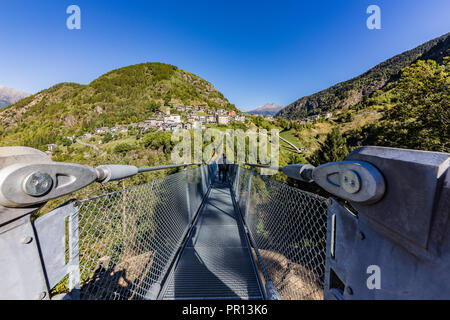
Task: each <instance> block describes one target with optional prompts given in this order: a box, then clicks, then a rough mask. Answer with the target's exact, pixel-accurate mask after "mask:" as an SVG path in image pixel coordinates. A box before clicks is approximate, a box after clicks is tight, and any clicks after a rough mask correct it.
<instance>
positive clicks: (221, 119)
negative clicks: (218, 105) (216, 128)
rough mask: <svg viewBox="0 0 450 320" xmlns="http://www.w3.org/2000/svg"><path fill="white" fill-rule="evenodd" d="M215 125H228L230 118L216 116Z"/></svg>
mask: <svg viewBox="0 0 450 320" xmlns="http://www.w3.org/2000/svg"><path fill="white" fill-rule="evenodd" d="M217 123H218V124H225V125H228V124H230V117H228V116H217Z"/></svg>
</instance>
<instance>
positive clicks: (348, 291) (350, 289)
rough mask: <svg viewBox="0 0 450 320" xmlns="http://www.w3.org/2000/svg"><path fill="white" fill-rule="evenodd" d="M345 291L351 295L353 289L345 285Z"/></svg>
mask: <svg viewBox="0 0 450 320" xmlns="http://www.w3.org/2000/svg"><path fill="white" fill-rule="evenodd" d="M347 293H348V294H349V295H353V289H352V288H351V287H347Z"/></svg>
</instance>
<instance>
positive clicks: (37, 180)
mask: <svg viewBox="0 0 450 320" xmlns="http://www.w3.org/2000/svg"><path fill="white" fill-rule="evenodd" d="M52 186H53V179H52V177H51V176H50V175H49V174H48V173H44V172H39V171H37V172H33V173H32V174H30V175H29V176H28V177H26V178H25V180H24V181H23V191H24V192H25V193H26V194H28V195H30V196H33V197H40V196H43V195H44V194H46V193H47V192H49V191H50V189H51V188H52Z"/></svg>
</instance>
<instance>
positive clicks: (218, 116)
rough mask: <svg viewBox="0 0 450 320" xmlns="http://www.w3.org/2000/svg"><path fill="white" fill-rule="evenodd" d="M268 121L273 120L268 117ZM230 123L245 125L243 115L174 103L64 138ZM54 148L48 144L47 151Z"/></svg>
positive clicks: (168, 130) (73, 138) (84, 137)
mask: <svg viewBox="0 0 450 320" xmlns="http://www.w3.org/2000/svg"><path fill="white" fill-rule="evenodd" d="M268 120H273V117H270V119H268ZM232 122H238V123H245V115H244V114H243V113H238V112H236V111H234V110H233V111H229V110H225V109H215V110H211V109H210V108H208V107H207V106H206V105H199V106H190V105H178V104H176V103H174V104H173V105H172V106H171V107H169V106H166V107H161V109H160V110H157V111H156V112H155V113H154V116H153V117H151V118H147V119H145V120H144V121H141V122H137V123H129V124H126V125H117V126H114V127H111V128H108V127H101V128H95V130H94V132H88V133H85V134H83V135H82V136H80V137H78V139H77V138H76V137H75V136H72V137H64V138H66V139H69V140H71V141H75V140H86V139H91V138H92V137H93V136H94V135H105V134H111V135H113V136H114V135H116V134H119V133H127V132H128V130H130V129H131V128H133V129H137V130H139V131H140V132H142V133H146V132H148V131H167V132H172V131H175V130H177V129H187V130H191V129H206V125H224V126H226V125H229V124H230V123H232ZM55 147H56V145H55V144H50V145H49V147H48V148H49V149H48V151H51V150H52V149H54V148H55Z"/></svg>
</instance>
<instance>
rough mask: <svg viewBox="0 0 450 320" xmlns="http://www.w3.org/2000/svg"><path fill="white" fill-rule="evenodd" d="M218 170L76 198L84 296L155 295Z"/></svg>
mask: <svg viewBox="0 0 450 320" xmlns="http://www.w3.org/2000/svg"><path fill="white" fill-rule="evenodd" d="M215 171H216V165H215V164H213V165H209V166H201V167H197V168H194V169H185V170H184V171H180V172H178V173H175V174H172V175H169V176H166V177H164V178H161V179H158V180H155V181H152V182H150V183H146V184H142V185H139V186H136V187H132V188H129V189H125V190H121V191H117V192H113V193H109V194H105V195H102V196H98V197H94V198H90V199H86V200H82V201H79V202H77V210H76V213H75V215H76V218H77V219H72V221H77V225H78V227H77V228H76V229H77V232H78V238H79V241H78V248H76V249H77V252H78V259H79V280H78V282H79V298H80V299H108V300H111V299H155V298H156V296H157V293H158V291H159V288H160V285H161V282H162V280H163V277H164V276H165V275H166V273H167V271H168V269H169V267H170V264H171V262H172V261H173V259H174V258H175V255H176V253H177V251H178V249H179V248H180V246H181V244H182V241H183V239H184V237H185V235H186V233H187V232H188V230H189V227H190V224H191V222H192V220H193V216H194V214H195V212H196V211H197V210H198V208H199V207H200V205H201V203H202V199H203V197H204V196H205V195H206V192H207V190H208V186H209V185H210V183H211V179H213V177H214V175H215ZM72 250H73V248H72Z"/></svg>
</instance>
